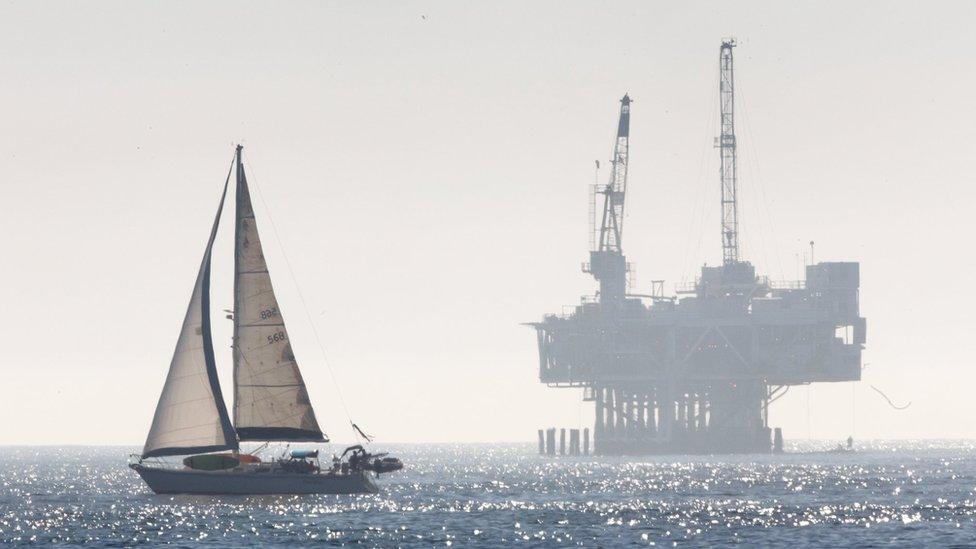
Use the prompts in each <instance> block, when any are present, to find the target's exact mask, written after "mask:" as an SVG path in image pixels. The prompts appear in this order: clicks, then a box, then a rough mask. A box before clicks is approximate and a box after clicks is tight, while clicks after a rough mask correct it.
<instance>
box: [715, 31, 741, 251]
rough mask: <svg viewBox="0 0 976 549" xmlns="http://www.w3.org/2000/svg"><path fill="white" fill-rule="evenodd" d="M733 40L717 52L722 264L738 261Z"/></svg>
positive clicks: (725, 42) (723, 44)
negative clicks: (719, 114) (720, 127)
mask: <svg viewBox="0 0 976 549" xmlns="http://www.w3.org/2000/svg"><path fill="white" fill-rule="evenodd" d="M734 47H735V40H725V41H723V42H722V48H721V50H720V53H719V73H720V74H719V92H718V93H719V107H720V109H721V126H722V133H721V135H720V136H719V138H718V140H717V141H718V142H717V143H716V146H717V147H718V148H719V150H720V151H721V168H720V169H721V175H722V263H723V264H724V265H731V264H733V263H736V262H738V261H739V217H738V211H737V209H736V203H735V186H736V168H735V78H734V76H735V75H734V74H733V72H732V48H734Z"/></svg>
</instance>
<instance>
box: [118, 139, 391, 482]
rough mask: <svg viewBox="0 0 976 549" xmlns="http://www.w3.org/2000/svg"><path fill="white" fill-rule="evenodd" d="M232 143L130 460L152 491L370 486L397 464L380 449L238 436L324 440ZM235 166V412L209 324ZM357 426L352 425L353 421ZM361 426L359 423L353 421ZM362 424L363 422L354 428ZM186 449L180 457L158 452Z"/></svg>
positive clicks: (239, 152)
mask: <svg viewBox="0 0 976 549" xmlns="http://www.w3.org/2000/svg"><path fill="white" fill-rule="evenodd" d="M242 151H243V147H241V146H240V145H238V146H237V148H236V151H235V154H234V160H233V163H232V164H231V170H230V171H228V173H227V180H226V181H225V182H224V190H223V192H222V194H221V196H220V204H219V206H218V208H217V215H216V217H215V218H214V222H213V226H212V228H211V230H210V238H209V240H208V241H207V247H206V250H205V251H204V254H203V261H202V263H201V265H200V269H199V272H198V274H197V279H196V283H195V284H194V285H193V292H192V294H191V297H190V304H189V307H188V308H187V311H186V316H185V317H184V320H183V326H182V329H181V330H180V335H179V338H178V339H177V343H176V350H175V352H174V353H173V359H172V361H171V362H170V367H169V374H168V375H167V377H166V382H165V384H164V385H163V391H162V394H161V395H160V397H159V403H158V404H157V406H156V413H155V415H154V416H153V421H152V426H151V428H150V429H149V435H148V436H147V438H146V444H145V446H144V447H143V450H142V454H141V455H138V456H137V458H138V459H137V461H136V462H134V463H130V464H129V466H130V467H131V468H132V469H134V470H135V471H136V472H137V473H139V475H140V476H141V477H142V478H143V480H145V481H146V483H147V484H148V485H149V487H150V488H151V489H152V490H153V491H154V492H156V493H160V494H162V493H165V494H174V493H175V494H351V493H375V492H376V491H377V490H378V488H377V485H376V484H375V483H374V482H373V479H372V478H371V473H372V474H375V475H377V476H378V475H379V474H380V473H387V472H392V471H395V470H398V469H401V468H402V467H403V464H402V463H401V462H400V460H398V459H396V458H393V457H388V456H387V455H386V454H371V453H369V452H367V451H366V450H365V449H364V448H363V447H362V446H360V445H356V446H353V447H350V448H347V449H346V451H345V452H343V453H342V455H341V456H339V457H335V456H333V458H332V460H331V463H327V464H326V466H325V467H323V466H322V465H321V464H320V462H319V460H318V451H314V450H295V451H292V452H290V454H289V455H286V456H281V457H279V458H275V459H272V460H270V461H263V460H262V459H261V458H260V457H258V456H257V455H253V454H244V453H241V449H240V443H242V442H260V443H265V444H268V443H271V442H288V443H325V442H328V438H327V437H326V436H325V434H324V433H323V432H322V429H321V428H320V427H319V424H318V421H317V420H316V418H315V412H314V410H313V409H312V404H311V401H310V399H309V396H308V390H307V389H306V387H305V382H304V380H303V379H302V374H301V372H300V370H299V369H298V363H297V361H296V359H295V355H294V353H293V352H292V348H291V343H290V340H289V337H288V331H287V330H286V328H285V323H284V319H283V317H282V314H281V308H280V307H279V306H278V300H277V298H276V297H275V293H274V288H273V287H272V284H271V276H270V274H269V272H268V265H267V262H266V261H265V257H264V252H263V250H262V247H261V239H260V237H259V235H258V228H257V224H256V221H255V217H254V209H253V207H252V204H251V196H250V192H249V190H248V185H247V177H246V175H245V173H244V164H243V161H242ZM232 172H236V180H237V185H236V187H237V189H236V212H235V213H236V224H235V236H234V250H235V254H234V310H233V311H232V312H231V314H230V316H231V317H232V318H233V320H234V336H233V344H232V348H233V363H234V373H233V379H234V420H233V422H231V419H230V416H229V414H228V413H227V408H226V406H225V404H224V399H223V396H222V394H221V389H220V382H219V380H218V378H217V367H216V362H215V360H214V348H213V339H212V334H211V325H210V267H211V255H212V251H213V246H214V239H215V238H216V236H217V228H218V226H219V225H220V216H221V212H222V211H223V209H224V199H225V198H226V196H227V189H228V187H229V183H230V177H231V173H232ZM354 427H355V425H354ZM355 429H356V430H357V431H359V428H358V427H355ZM359 432H360V433H361V431H359ZM167 456H186V457H185V459H183V461H182V463H183V467H182V468H179V467H173V466H172V465H171V464H169V463H167V462H166V461H165V460H163V459H162V458H164V457H167Z"/></svg>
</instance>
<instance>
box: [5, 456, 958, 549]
mask: <svg viewBox="0 0 976 549" xmlns="http://www.w3.org/2000/svg"><path fill="white" fill-rule="evenodd" d="M817 448H819V446H817V445H806V446H800V445H795V446H793V447H792V448H791V449H793V450H794V451H812V450H815V449H817ZM395 450H396V453H397V454H398V455H399V456H401V457H402V458H404V461H405V462H406V463H407V469H406V470H405V471H403V472H402V473H398V474H394V475H390V476H388V477H383V478H381V479H380V481H379V484H380V485H381V487H382V492H381V493H380V494H378V495H368V496H277V497H204V496H156V495H153V494H152V493H150V492H149V490H148V489H147V488H146V487H145V486H144V485H143V484H142V481H141V480H140V479H139V478H138V477H137V476H136V475H135V474H134V473H132V472H131V471H130V470H129V469H128V468H127V467H126V466H125V456H126V455H127V453H128V452H129V449H126V448H104V447H99V448H83V447H73V448H64V449H52V448H23V447H6V448H0V543H8V544H10V543H13V544H17V543H32V542H44V543H46V544H52V543H53V544H85V545H96V546H98V545H101V546H107V545H132V544H139V543H160V542H163V543H176V544H186V543H189V542H203V543H206V544H208V545H218V546H240V545H267V544H273V543H280V544H294V543H307V542H313V541H315V542H321V541H326V542H332V543H336V544H345V543H357V542H359V543H365V544H366V545H416V546H425V545H429V544H432V543H433V544H443V545H445V546H446V545H448V544H450V545H471V544H484V545H497V544H500V543H523V544H529V545H539V544H553V545H581V546H592V545H612V544H641V545H651V544H656V545H661V544H667V545H672V544H673V543H679V544H681V543H686V542H693V543H695V544H726V543H732V542H742V543H757V542H758V543H777V544H785V543H790V544H797V545H810V544H830V545H835V546H838V545H843V546H857V545H863V544H864V543H868V542H875V543H877V542H882V543H896V544H897V543H903V544H933V543H935V544H946V543H959V544H971V543H976V533H974V532H976V529H974V528H973V526H974V517H976V450H974V446H973V445H972V444H970V443H952V442H942V443H940V442H925V443H912V442H897V443H894V442H879V443H873V444H871V445H870V446H869V447H867V448H865V449H864V450H862V451H861V452H858V453H855V454H816V453H795V454H790V455H780V456H725V457H707V456H704V457H676V456H667V457H665V456H662V457H647V458H607V459H597V458H555V459H547V458H542V457H540V456H537V455H534V453H533V451H532V450H533V448H532V446H531V445H429V446H427V445H410V446H407V445H403V446H398V447H396V448H395Z"/></svg>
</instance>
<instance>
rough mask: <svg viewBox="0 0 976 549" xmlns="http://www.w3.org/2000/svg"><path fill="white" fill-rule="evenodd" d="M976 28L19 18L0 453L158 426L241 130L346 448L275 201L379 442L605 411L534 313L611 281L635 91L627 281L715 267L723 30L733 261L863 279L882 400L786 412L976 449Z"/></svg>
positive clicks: (862, 13) (558, 6)
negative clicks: (559, 358)
mask: <svg viewBox="0 0 976 549" xmlns="http://www.w3.org/2000/svg"><path fill="white" fill-rule="evenodd" d="M974 21H976V4H973V3H969V2H959V3H950V2H938V3H924V4H922V3H917V2H863V3H857V4H856V5H852V3H849V2H823V1H818V2H790V3H783V2H778V1H770V2H736V3H731V2H708V3H693V4H691V5H683V3H669V5H668V6H663V5H660V4H658V3H650V2H634V3H623V2H606V3H604V2H589V3H579V2H574V3H570V2H561V1H560V2H548V3H544V2H534V3H531V4H530V3H523V2H492V3H479V4H474V3H458V2H395V3H365V2H349V3H319V2H307V3H305V2H292V3H270V2H267V3H252V2H244V3H239V2H221V3H207V4H205V5H203V4H199V3H195V2H186V3H179V2H167V3H149V2H143V3H134V2H116V3H94V2H62V3H34V2H13V3H11V2H4V3H3V4H2V5H0V83H2V84H0V126H2V128H3V131H2V132H0V233H2V249H3V257H4V259H3V261H2V263H0V281H2V282H3V287H4V288H5V290H4V291H3V313H2V314H0V333H2V334H3V342H4V344H3V346H2V349H3V350H2V351H0V375H2V379H0V383H2V385H3V387H4V391H3V393H4V398H3V399H0V444H14V443H17V444H42V443H43V444H48V443H51V444H53V443H79V444H109V443H127V444H141V443H142V442H143V440H144V438H145V434H146V432H147V430H148V428H149V423H150V420H151V417H152V413H153V409H154V407H155V404H156V400H157V398H158V395H159V391H160V389H161V387H162V383H163V380H164V378H165V375H166V368H167V366H168V364H169V360H170V356H171V354H172V350H173V345H174V343H175V340H176V336H177V332H178V330H179V326H180V322H181V321H182V317H183V313H184V311H185V307H186V303H187V300H188V298H189V292H190V289H191V286H192V284H193V279H194V276H195V274H196V267H197V265H198V263H199V260H200V254H201V253H202V251H203V246H204V243H205V240H206V237H207V232H208V230H209V225H210V223H211V221H212V217H213V213H214V208H215V207H216V203H217V199H218V194H219V191H220V185H221V184H222V183H223V178H224V176H225V174H226V169H227V166H228V164H229V162H230V158H231V154H232V143H233V142H235V141H238V140H240V141H241V142H243V143H244V145H245V155H246V157H247V160H248V162H249V164H250V166H251V168H252V172H251V179H252V181H253V182H254V183H256V185H257V186H258V187H259V188H260V190H261V193H262V194H263V196H264V199H265V201H266V202H267V207H265V205H264V204H262V203H261V202H260V200H259V199H258V198H257V197H255V200H256V202H257V204H256V208H257V213H258V223H259V226H260V227H261V229H262V232H263V234H264V235H265V236H264V240H265V246H266V252H267V255H268V258H269V262H270V267H271V272H272V276H273V277H274V278H275V281H276V287H277V291H278V296H279V300H280V301H281V305H282V310H283V311H284V314H285V318H286V319H287V321H288V323H289V331H290V333H291V338H292V340H293V346H294V349H295V352H296V353H297V356H298V359H299V363H300V364H301V365H302V367H303V372H304V374H305V377H306V381H307V382H308V384H309V386H310V392H311V396H312V400H313V403H314V404H315V405H316V408H317V410H318V415H319V418H320V421H321V423H322V424H323V426H324V427H325V428H326V430H327V431H328V432H329V433H330V434H332V435H333V436H334V437H336V438H340V439H342V438H348V436H349V431H348V428H347V427H346V420H345V417H344V414H343V412H342V409H341V407H340V406H339V405H338V403H337V399H336V396H335V389H334V387H333V385H332V383H331V381H330V380H329V375H328V371H327V370H326V368H325V367H324V365H323V362H322V360H321V355H320V353H319V351H318V348H317V346H316V345H315V342H314V337H313V335H312V332H311V330H310V325H309V322H308V321H307V320H306V318H305V315H304V312H303V309H302V304H301V301H300V299H299V297H298V293H297V291H296V289H295V285H294V284H293V283H292V280H291V278H290V276H289V274H288V269H287V266H286V265H285V260H284V256H283V255H282V250H281V248H279V247H278V245H277V244H276V243H275V241H274V237H273V232H272V231H271V226H270V222H269V220H268V216H269V213H270V216H271V217H273V219H274V220H275V223H276V225H277V227H278V231H279V233H280V236H281V239H282V241H283V243H284V248H285V252H287V257H288V259H289V260H290V262H291V264H292V266H293V268H294V271H295V274H296V277H297V280H298V283H299V285H300V287H301V290H302V293H303V294H304V296H305V299H306V301H307V303H308V307H309V309H310V310H311V312H312V316H313V319H314V322H315V326H316V328H317V329H318V331H319V333H320V334H321V335H322V337H323V339H324V341H325V344H326V346H327V348H328V351H329V354H330V358H331V362H332V364H333V366H334V368H335V374H336V377H337V378H338V379H339V382H340V385H341V388H342V391H343V394H344V396H345V399H346V401H347V402H348V403H349V407H350V409H351V412H352V415H353V419H354V420H355V421H357V422H358V423H359V424H360V425H362V426H363V427H364V428H365V429H366V430H367V431H371V432H373V433H374V434H376V435H377V436H378V437H379V440H381V441H496V440H506V441H510V440H534V437H535V430H536V429H537V428H539V427H543V426H549V425H558V426H574V425H576V424H577V423H579V422H580V421H581V420H582V423H583V424H589V423H590V422H591V412H590V408H589V407H586V408H584V407H583V406H582V405H581V404H580V392H579V391H578V390H555V389H547V388H545V387H544V386H542V385H540V384H539V383H538V381H537V357H536V344H535V336H534V333H533V332H532V331H531V330H530V329H529V328H526V327H524V326H521V325H520V324H519V323H521V322H527V321H533V320H537V319H539V318H541V316H542V314H543V313H547V312H559V311H560V310H561V309H562V307H563V306H564V305H572V304H574V303H577V302H578V299H579V296H580V295H582V294H584V293H590V292H592V290H593V288H594V284H593V282H592V280H591V279H589V278H588V276H587V275H584V274H582V273H580V272H579V265H580V263H581V262H582V261H584V260H586V258H587V255H586V254H587V247H588V238H587V229H588V220H587V210H588V198H587V192H588V188H589V185H590V184H591V183H592V180H593V173H592V166H593V160H594V159H596V158H599V159H601V160H606V159H607V157H608V156H609V151H610V147H611V141H612V138H613V132H614V131H615V124H616V115H617V109H618V103H617V101H618V99H619V98H620V96H622V95H623V93H624V92H629V93H630V94H631V96H632V97H633V98H634V99H635V103H634V106H633V120H632V126H631V127H632V149H631V150H632V161H631V162H632V164H631V166H632V168H631V179H630V190H631V192H630V194H629V196H628V206H627V211H628V217H627V222H626V227H625V237H624V244H625V250H626V252H627V255H628V257H629V259H630V260H631V261H632V262H634V263H635V264H636V267H637V275H638V278H639V283H640V288H641V289H644V290H646V289H647V287H648V286H649V281H650V280H651V279H660V278H663V279H666V280H667V288H668V289H669V290H670V289H673V285H674V283H675V282H678V281H681V279H682V277H684V278H686V279H687V278H690V277H691V276H693V273H694V272H695V270H696V269H697V267H698V266H699V265H700V264H701V263H702V262H705V261H708V262H710V263H713V264H714V263H716V262H718V261H720V248H719V238H718V227H719V219H718V196H719V184H718V179H717V154H716V152H715V151H714V150H713V149H712V147H711V145H712V138H713V137H714V135H716V133H717V128H716V117H717V113H716V111H717V109H718V101H717V90H716V81H717V58H718V48H719V43H720V40H721V38H722V37H724V36H728V35H735V36H736V37H737V38H738V39H739V47H738V48H737V49H736V63H737V64H736V77H737V88H738V93H739V95H738V97H737V99H738V104H739V106H740V107H742V108H741V109H740V111H739V119H738V121H739V128H738V129H739V132H738V133H739V139H740V143H741V147H740V174H741V201H742V206H741V213H740V218H741V219H742V222H743V225H744V226H743V236H742V238H743V240H744V242H745V256H746V258H748V259H751V260H752V261H754V262H755V263H756V264H757V265H758V267H759V268H760V270H761V271H762V272H767V273H769V274H770V275H772V276H773V277H774V278H789V279H792V278H795V273H796V266H797V254H798V253H800V254H802V253H803V252H805V251H806V250H807V246H806V243H807V242H808V241H809V240H815V241H816V242H817V252H816V254H817V259H818V260H854V261H860V262H861V275H862V286H861V287H862V293H861V297H862V312H863V314H864V315H865V316H867V318H868V348H867V351H866V352H865V361H866V362H867V363H869V364H870V366H869V367H868V368H867V370H866V371H865V382H862V383H861V384H859V385H857V386H856V387H854V388H853V389H852V385H851V384H842V385H831V386H817V387H814V388H813V389H810V390H809V392H808V389H806V388H794V389H793V390H792V391H791V392H790V394H789V395H787V397H785V398H784V399H783V400H782V401H780V402H778V403H776V404H775V405H774V407H773V409H772V424H773V425H776V426H782V427H784V429H785V432H786V436H787V438H791V437H794V438H800V437H806V436H807V435H811V436H813V437H830V438H844V437H846V436H847V435H848V434H849V433H851V432H852V419H855V418H856V426H855V427H853V432H854V433H855V436H857V437H859V438H867V437H974V436H976V423H974V422H973V421H971V418H972V413H973V411H974V405H973V400H972V386H973V384H974V382H976V373H974V370H973V356H974V350H976V342H974V338H973V337H971V333H972V332H973V330H974V328H976V322H974V320H973V317H972V311H973V310H974V305H976V304H974V298H973V295H974V293H973V280H974V275H976V260H974V254H973V253H972V252H971V249H972V248H973V246H972V242H971V241H970V239H972V238H973V235H974V234H976V221H974V219H973V217H972V215H971V212H972V211H973V203H974V200H976V191H974V183H976V181H974V175H973V169H972V163H973V160H974V159H976V101H974V100H973V91H972V90H973V89H974V84H976V60H974V59H976V58H974V56H973V48H972V24H973V22H974ZM604 175H605V174H604ZM254 194H255V195H256V194H257V193H256V192H255V193H254ZM223 229H225V230H224V231H223V234H222V239H221V240H220V241H218V246H219V247H221V248H220V251H219V252H218V254H217V256H216V258H215V261H216V262H217V263H216V265H215V269H216V271H215V277H216V280H215V282H214V288H213V302H214V308H215V310H218V311H219V309H223V308H229V307H230V305H231V303H232V299H231V295H230V288H231V280H230V278H231V270H230V269H231V265H230V262H231V254H230V250H229V249H228V248H229V246H230V245H231V241H230V239H229V238H228V235H229V232H230V231H229V230H228V229H230V225H228V224H225V226H224V227H223ZM801 261H802V259H801ZM214 322H215V326H216V330H217V336H218V339H217V341H216V347H217V352H218V355H219V356H218V361H219V363H220V366H221V368H223V371H225V372H226V371H228V370H229V368H230V354H229V349H228V348H227V346H228V344H229V339H228V338H229V332H230V326H229V322H228V321H225V320H223V319H221V318H220V317H219V316H217V315H215V320H214ZM225 383H226V382H225ZM868 383H871V384H874V385H876V386H878V387H880V388H882V389H883V390H885V391H886V392H887V393H888V394H889V395H891V396H892V398H893V399H895V400H896V401H899V402H905V401H911V402H912V405H911V407H910V408H909V409H908V410H906V411H904V412H895V411H893V410H892V409H891V408H889V407H888V405H887V404H885V403H884V402H883V401H882V400H881V398H880V397H878V396H877V395H875V394H874V393H873V392H872V391H871V390H870V389H869V387H868ZM225 386H226V385H225ZM225 393H226V394H230V391H229V390H225ZM852 397H853V398H854V399H856V412H855V414H853V416H852V406H851V404H852ZM808 398H809V407H808V405H807V402H808Z"/></svg>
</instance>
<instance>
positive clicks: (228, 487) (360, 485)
mask: <svg viewBox="0 0 976 549" xmlns="http://www.w3.org/2000/svg"><path fill="white" fill-rule="evenodd" d="M130 467H132V468H133V469H134V470H135V471H136V472H137V473H139V476H141V477H142V479H143V480H144V481H146V484H148V485H149V488H150V489H152V491H153V492H155V493H157V494H201V495H275V494H375V493H376V492H378V491H379V488H377V486H376V484H375V483H374V482H373V481H372V479H370V478H369V474H368V473H366V472H362V471H358V472H353V473H349V474H330V473H284V472H264V473H257V472H241V471H198V470H193V469H165V468H159V467H146V466H144V465H141V464H132V465H130Z"/></svg>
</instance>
